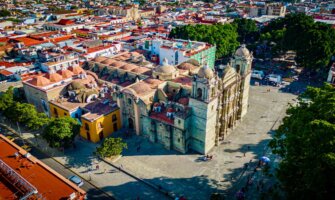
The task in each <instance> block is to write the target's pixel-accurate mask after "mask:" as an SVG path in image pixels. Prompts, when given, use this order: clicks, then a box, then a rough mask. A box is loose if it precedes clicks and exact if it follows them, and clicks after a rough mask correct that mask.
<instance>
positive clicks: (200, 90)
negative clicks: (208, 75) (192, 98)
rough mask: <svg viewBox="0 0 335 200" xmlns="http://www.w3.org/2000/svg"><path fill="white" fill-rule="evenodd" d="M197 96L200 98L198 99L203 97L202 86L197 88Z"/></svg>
mask: <svg viewBox="0 0 335 200" xmlns="http://www.w3.org/2000/svg"><path fill="white" fill-rule="evenodd" d="M197 98H198V99H201V98H202V89H201V88H198V89H197Z"/></svg>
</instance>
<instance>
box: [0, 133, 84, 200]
mask: <svg viewBox="0 0 335 200" xmlns="http://www.w3.org/2000/svg"><path fill="white" fill-rule="evenodd" d="M0 143H1V151H0V158H1V159H0V162H2V165H0V171H1V174H2V176H1V177H0V196H1V197H4V199H19V198H22V197H23V196H24V195H26V194H29V193H30V192H33V191H35V192H37V194H31V195H29V197H28V199H69V197H70V195H71V194H75V195H76V197H75V199H76V200H81V199H84V196H85V195H86V192H85V191H83V190H82V189H80V188H79V187H77V186H76V185H75V184H73V183H72V182H70V181H69V180H67V179H66V178H64V177H63V176H62V175H60V174H58V173H57V172H55V171H54V170H52V169H51V168H49V167H48V166H47V165H45V164H44V163H43V162H41V161H40V160H38V159H37V158H35V157H34V156H31V155H30V156H29V157H28V158H27V157H25V155H26V154H27V152H26V151H25V150H24V149H22V148H21V147H19V146H17V145H16V144H15V143H13V142H12V141H10V140H9V139H7V138H6V137H5V136H3V135H0ZM14 181H15V182H16V183H20V184H14ZM5 195H6V196H5ZM8 195H9V196H8Z"/></svg>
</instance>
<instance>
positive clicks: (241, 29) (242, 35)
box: [233, 18, 259, 43]
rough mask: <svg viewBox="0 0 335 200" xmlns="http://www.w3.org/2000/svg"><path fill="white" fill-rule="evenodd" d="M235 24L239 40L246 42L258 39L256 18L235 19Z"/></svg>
mask: <svg viewBox="0 0 335 200" xmlns="http://www.w3.org/2000/svg"><path fill="white" fill-rule="evenodd" d="M233 24H234V25H236V26H237V32H238V35H239V42H242V43H245V42H247V41H254V40H256V39H258V35H259V32H258V31H259V30H258V28H257V25H256V22H255V21H254V20H251V19H244V18H243V19H235V20H234V22H233Z"/></svg>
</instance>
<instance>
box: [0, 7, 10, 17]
mask: <svg viewBox="0 0 335 200" xmlns="http://www.w3.org/2000/svg"><path fill="white" fill-rule="evenodd" d="M8 16H10V12H9V11H8V10H6V9H2V10H0V17H8Z"/></svg>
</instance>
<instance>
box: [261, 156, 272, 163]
mask: <svg viewBox="0 0 335 200" xmlns="http://www.w3.org/2000/svg"><path fill="white" fill-rule="evenodd" d="M261 161H262V162H264V163H269V162H270V158H268V157H266V156H263V157H261Z"/></svg>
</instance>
